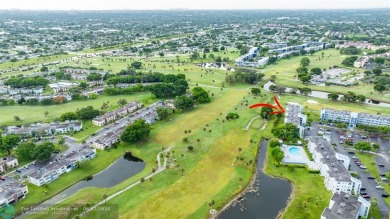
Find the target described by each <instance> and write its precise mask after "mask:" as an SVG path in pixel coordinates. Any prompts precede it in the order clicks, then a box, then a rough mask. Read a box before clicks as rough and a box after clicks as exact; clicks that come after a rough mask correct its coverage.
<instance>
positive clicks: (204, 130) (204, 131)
mask: <svg viewBox="0 0 390 219" xmlns="http://www.w3.org/2000/svg"><path fill="white" fill-rule="evenodd" d="M205 135H206V128H203V137H205Z"/></svg>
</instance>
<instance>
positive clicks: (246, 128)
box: [244, 116, 260, 130]
mask: <svg viewBox="0 0 390 219" xmlns="http://www.w3.org/2000/svg"><path fill="white" fill-rule="evenodd" d="M257 118H260V116H256V117H254V118H252V119H251V121H249V123H248V125H246V127H245V129H244V130H248V129H249V127H250V126H251V124H252V122H253V121H254V120H255V119H257Z"/></svg>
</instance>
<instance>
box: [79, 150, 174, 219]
mask: <svg viewBox="0 0 390 219" xmlns="http://www.w3.org/2000/svg"><path fill="white" fill-rule="evenodd" d="M171 149H172V145H170V146H169V147H168V148H167V149H165V150H163V151H161V152H160V153H158V154H157V161H158V168H157V170H156V172H154V173H151V174H149V175H147V176H146V177H144V178H145V180H146V179H149V178H151V177H153V176H155V175H156V174H158V173H160V172H162V171H164V170H165V169H166V166H167V158H165V159H164V163H163V164H161V161H160V154H161V153H164V152H168V151H170V150H171ZM138 184H140V181H139V180H138V181H137V182H135V183H133V184H131V185H129V186H127V187H126V188H124V189H122V190H120V191H118V192H116V193H114V194H112V195H110V196H108V197H107V198H106V199H105V200H103V201H101V202H98V203H97V204H95V205H94V206H92V207H91V208H89V209H88V210H86V211H84V212H82V213H81V214H80V215H79V217H81V216H83V215H85V214H86V213H88V212H90V211H92V210H94V209H96V208H97V207H99V206H100V205H102V204H104V203H106V202H107V201H109V200H111V199H113V198H115V197H116V196H118V195H120V194H122V193H124V192H126V191H127V190H129V189H131V188H133V187H134V186H136V185H138Z"/></svg>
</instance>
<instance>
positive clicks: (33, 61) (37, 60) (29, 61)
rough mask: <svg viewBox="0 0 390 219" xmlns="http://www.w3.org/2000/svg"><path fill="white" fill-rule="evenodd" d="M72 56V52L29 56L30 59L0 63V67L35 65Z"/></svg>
mask: <svg viewBox="0 0 390 219" xmlns="http://www.w3.org/2000/svg"><path fill="white" fill-rule="evenodd" d="M73 56H75V55H72V54H67V55H53V56H47V57H37V58H31V59H27V60H19V61H17V62H4V63H1V64H0V69H6V68H19V67H22V66H28V65H37V64H41V63H46V62H54V61H59V60H62V59H67V58H70V57H73ZM7 75H8V74H7Z"/></svg>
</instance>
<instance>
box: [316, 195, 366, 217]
mask: <svg viewBox="0 0 390 219" xmlns="http://www.w3.org/2000/svg"><path fill="white" fill-rule="evenodd" d="M370 207H371V204H370V202H368V201H367V200H365V199H364V198H363V197H361V196H359V197H355V196H353V195H350V194H348V193H345V192H340V193H334V194H333V196H332V199H331V200H330V203H329V207H327V208H325V210H324V211H323V212H322V215H321V219H358V218H359V217H366V218H367V217H368V212H369V211H370Z"/></svg>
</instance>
